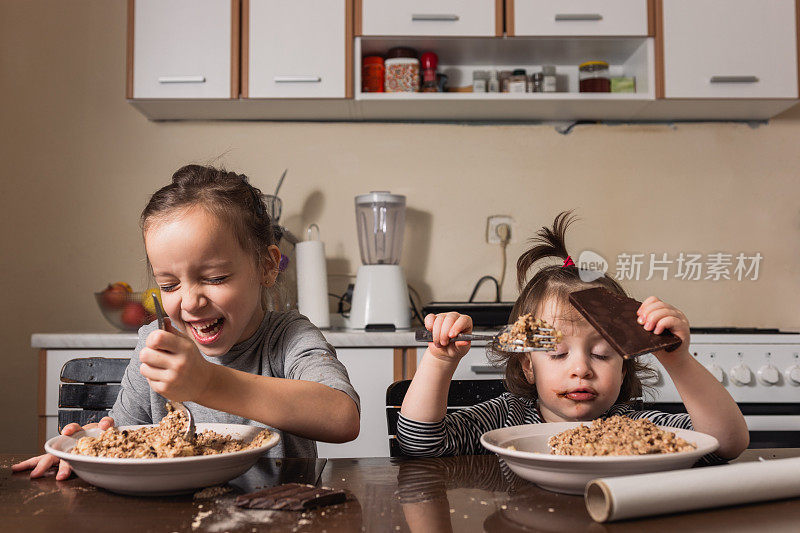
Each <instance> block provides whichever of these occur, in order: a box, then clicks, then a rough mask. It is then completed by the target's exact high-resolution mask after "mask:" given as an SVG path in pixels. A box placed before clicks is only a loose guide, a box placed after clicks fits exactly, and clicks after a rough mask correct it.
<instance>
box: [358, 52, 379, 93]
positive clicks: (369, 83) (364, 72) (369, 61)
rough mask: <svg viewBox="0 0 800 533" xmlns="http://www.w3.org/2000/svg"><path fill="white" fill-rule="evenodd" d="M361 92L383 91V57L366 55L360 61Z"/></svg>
mask: <svg viewBox="0 0 800 533" xmlns="http://www.w3.org/2000/svg"><path fill="white" fill-rule="evenodd" d="M361 92H362V93H382V92H383V58H382V57H380V56H367V57H365V58H364V59H363V60H362V62H361Z"/></svg>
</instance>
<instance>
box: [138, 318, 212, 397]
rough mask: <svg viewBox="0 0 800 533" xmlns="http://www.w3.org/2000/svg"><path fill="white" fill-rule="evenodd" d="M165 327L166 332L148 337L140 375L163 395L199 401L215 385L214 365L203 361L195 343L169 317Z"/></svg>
mask: <svg viewBox="0 0 800 533" xmlns="http://www.w3.org/2000/svg"><path fill="white" fill-rule="evenodd" d="M164 324H165V326H166V330H160V329H157V330H155V331H153V332H151V333H150V334H149V335H148V336H147V340H146V346H145V347H144V348H142V351H141V352H139V360H140V361H141V363H142V364H141V365H140V366H139V372H140V373H141V374H142V376H144V377H145V378H147V382H148V383H149V384H150V388H151V389H153V390H154V391H155V392H156V393H158V394H160V395H161V396H163V397H165V398H167V399H169V400H175V401H179V402H182V401H192V400H195V399H196V398H198V397H199V396H200V395H201V394H202V393H203V392H204V391H205V390H206V388H207V387H208V385H209V383H210V382H211V374H212V373H213V368H211V367H213V366H214V365H212V364H211V363H209V362H208V361H206V360H205V359H203V356H202V355H201V354H200V351H199V350H198V349H197V346H196V345H195V343H194V342H192V340H191V339H189V338H188V337H187V336H186V335H184V334H183V333H181V332H180V331H178V330H177V329H175V328H174V327H173V325H172V321H171V320H170V319H169V318H165V319H164Z"/></svg>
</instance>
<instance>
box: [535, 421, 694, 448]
mask: <svg viewBox="0 0 800 533" xmlns="http://www.w3.org/2000/svg"><path fill="white" fill-rule="evenodd" d="M547 444H548V445H549V446H550V453H552V454H554V455H645V454H651V453H675V452H687V451H691V450H694V449H695V448H696V446H695V445H694V444H692V443H690V442H686V441H685V440H683V439H681V438H680V437H676V436H675V433H673V432H671V431H664V430H662V429H660V428H659V427H658V426H656V425H655V424H653V423H652V422H651V421H650V420H648V419H646V418H642V419H639V420H632V419H630V418H628V417H626V416H619V415H615V416H611V417H609V418H606V419H605V420H601V419H597V420H594V421H593V422H592V425H591V426H585V425H580V426H578V427H576V428H574V429H568V430H567V431H563V432H561V433H559V434H558V435H553V436H552V437H550V440H549V441H548V442H547Z"/></svg>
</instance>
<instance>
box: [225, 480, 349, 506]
mask: <svg viewBox="0 0 800 533" xmlns="http://www.w3.org/2000/svg"><path fill="white" fill-rule="evenodd" d="M345 501H347V492H345V491H343V490H335V489H327V488H325V487H315V486H313V485H303V484H301V483H285V484H283V485H278V486H277V487H270V488H268V489H264V490H259V491H256V492H250V493H247V494H242V495H241V496H237V497H236V505H237V507H246V508H248V509H272V510H275V511H307V510H309V509H315V508H317V507H325V506H326V505H336V504H337V503H344V502H345Z"/></svg>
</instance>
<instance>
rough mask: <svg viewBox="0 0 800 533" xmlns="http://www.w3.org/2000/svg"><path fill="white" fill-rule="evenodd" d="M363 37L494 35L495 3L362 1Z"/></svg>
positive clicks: (469, 0) (485, 0) (484, 0)
mask: <svg viewBox="0 0 800 533" xmlns="http://www.w3.org/2000/svg"><path fill="white" fill-rule="evenodd" d="M362 4H363V8H362V34H363V35H403V36H405V35H431V36H440V35H442V36H486V37H491V36H494V35H495V32H496V29H495V8H496V3H495V0H402V1H400V0H362Z"/></svg>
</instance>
